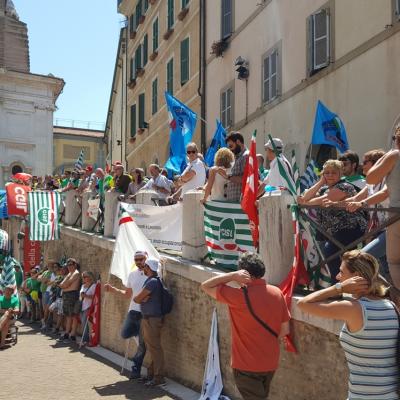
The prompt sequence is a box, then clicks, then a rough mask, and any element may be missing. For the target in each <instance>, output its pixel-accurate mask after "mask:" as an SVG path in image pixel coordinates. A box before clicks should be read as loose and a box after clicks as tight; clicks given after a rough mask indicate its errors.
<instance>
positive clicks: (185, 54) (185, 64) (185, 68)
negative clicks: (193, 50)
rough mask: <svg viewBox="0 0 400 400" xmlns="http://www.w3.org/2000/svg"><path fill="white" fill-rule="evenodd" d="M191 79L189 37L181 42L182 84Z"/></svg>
mask: <svg viewBox="0 0 400 400" xmlns="http://www.w3.org/2000/svg"><path fill="white" fill-rule="evenodd" d="M188 80H189V38H186V39H185V40H182V42H181V85H184V84H185V83H186V82H187V81H188Z"/></svg>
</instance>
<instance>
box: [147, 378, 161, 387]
mask: <svg viewBox="0 0 400 400" xmlns="http://www.w3.org/2000/svg"><path fill="white" fill-rule="evenodd" d="M165 383H166V382H165V380H164V378H161V379H152V380H151V381H147V382H146V383H145V384H144V386H146V387H155V386H162V385H165Z"/></svg>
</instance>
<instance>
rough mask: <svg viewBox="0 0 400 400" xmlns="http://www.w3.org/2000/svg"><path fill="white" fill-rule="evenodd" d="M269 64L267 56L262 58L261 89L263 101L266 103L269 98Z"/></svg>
mask: <svg viewBox="0 0 400 400" xmlns="http://www.w3.org/2000/svg"><path fill="white" fill-rule="evenodd" d="M269 76H270V66H269V57H265V58H264V68H263V78H264V79H263V80H264V82H263V90H264V98H263V100H264V103H267V102H268V101H269V99H270V79H269Z"/></svg>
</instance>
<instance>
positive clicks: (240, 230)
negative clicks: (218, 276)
mask: <svg viewBox="0 0 400 400" xmlns="http://www.w3.org/2000/svg"><path fill="white" fill-rule="evenodd" d="M204 207H205V210H204V230H205V237H206V244H207V248H208V255H209V256H210V258H211V259H212V260H214V261H215V263H216V266H218V267H223V268H228V269H232V270H237V262H238V259H239V255H240V254H241V253H244V252H246V251H252V252H255V251H256V250H255V248H254V246H253V239H252V236H251V230H250V223H249V218H248V217H247V215H246V213H245V212H244V211H243V210H242V207H241V206H240V204H239V203H229V202H225V201H208V202H207V203H205V204H204Z"/></svg>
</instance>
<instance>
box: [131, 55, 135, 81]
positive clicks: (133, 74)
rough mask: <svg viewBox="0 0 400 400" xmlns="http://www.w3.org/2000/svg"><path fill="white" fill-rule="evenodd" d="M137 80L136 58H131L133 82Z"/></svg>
mask: <svg viewBox="0 0 400 400" xmlns="http://www.w3.org/2000/svg"><path fill="white" fill-rule="evenodd" d="M134 79H136V63H135V57H132V58H131V81H133V80H134Z"/></svg>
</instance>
